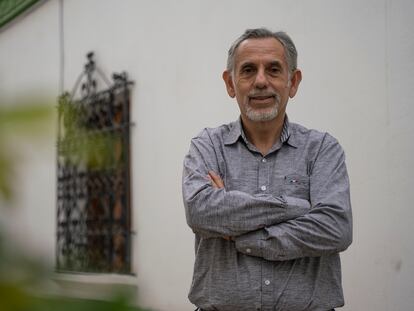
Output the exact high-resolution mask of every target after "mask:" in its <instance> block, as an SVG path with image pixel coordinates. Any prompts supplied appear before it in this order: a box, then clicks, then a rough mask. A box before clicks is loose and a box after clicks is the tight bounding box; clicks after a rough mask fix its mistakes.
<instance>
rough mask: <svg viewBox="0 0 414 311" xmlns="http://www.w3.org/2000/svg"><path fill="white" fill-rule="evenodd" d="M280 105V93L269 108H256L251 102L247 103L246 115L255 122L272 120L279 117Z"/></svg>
mask: <svg viewBox="0 0 414 311" xmlns="http://www.w3.org/2000/svg"><path fill="white" fill-rule="evenodd" d="M279 106H280V96H279V94H277V93H276V94H275V104H274V105H273V106H272V107H270V108H267V109H255V108H253V107H252V106H250V105H249V103H246V104H245V108H246V116H247V118H248V119H249V120H250V121H253V122H261V121H270V120H273V119H275V118H276V117H277V115H278V114H279Z"/></svg>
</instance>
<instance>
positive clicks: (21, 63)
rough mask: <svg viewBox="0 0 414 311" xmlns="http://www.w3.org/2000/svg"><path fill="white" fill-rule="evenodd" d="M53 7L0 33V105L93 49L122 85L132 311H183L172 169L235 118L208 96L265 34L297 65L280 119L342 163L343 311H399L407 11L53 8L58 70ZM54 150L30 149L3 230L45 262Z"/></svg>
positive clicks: (413, 113)
mask: <svg viewBox="0 0 414 311" xmlns="http://www.w3.org/2000/svg"><path fill="white" fill-rule="evenodd" d="M59 5H60V4H59V1H46V2H45V3H44V4H43V5H42V6H40V7H39V8H38V9H36V10H35V11H33V12H32V13H31V14H29V15H28V16H27V17H26V18H24V19H22V20H21V21H19V22H18V23H15V24H14V25H12V26H10V27H8V28H7V29H6V30H5V31H3V32H0V92H1V93H2V94H3V93H4V94H8V95H10V94H15V93H16V92H20V90H21V89H22V88H27V89H42V90H47V91H49V92H51V94H52V95H53V96H54V95H55V94H57V93H58V92H59V84H58V82H59V80H60V79H61V78H64V79H63V80H64V88H65V89H67V90H70V89H71V88H72V87H73V85H74V83H75V79H76V78H77V76H78V74H79V73H80V70H81V69H82V66H83V64H84V62H85V54H86V52H88V51H90V50H94V51H95V53H96V59H97V62H98V64H99V65H100V67H101V69H102V70H103V71H104V72H106V73H107V74H108V75H109V74H110V73H112V72H113V71H121V70H126V71H127V72H128V73H129V75H130V77H131V79H132V80H134V81H135V86H134V91H133V95H132V96H133V101H132V119H133V121H134V122H135V124H136V125H135V127H134V128H133V130H132V139H133V150H132V156H133V215H134V216H133V217H134V218H133V226H134V229H135V230H136V232H137V235H136V238H135V240H134V270H135V272H136V273H137V284H138V287H139V288H138V293H139V301H140V303H141V304H143V305H145V306H149V307H152V308H154V309H159V310H177V311H181V310H192V306H191V305H190V304H189V303H188V302H187V298H186V296H187V291H188V288H189V285H190V282H191V275H192V264H193V257H194V255H193V236H192V233H191V230H190V229H189V228H188V227H187V226H186V224H185V218H184V210H183V206H182V202H181V187H180V179H181V164H182V159H183V156H184V154H185V153H186V151H187V149H188V145H189V140H190V138H191V137H192V136H194V135H196V134H197V133H198V132H199V131H200V130H201V129H202V128H203V127H206V126H216V125H220V124H222V123H225V122H229V121H231V120H234V119H236V118H237V116H238V110H237V106H236V103H235V102H233V101H232V100H231V99H229V98H228V97H227V94H226V92H225V89H224V84H223V82H222V81H221V73H222V70H223V69H224V66H225V61H226V52H227V49H228V47H229V45H230V43H231V42H232V40H234V39H235V38H236V37H237V36H238V35H239V34H240V33H241V32H242V31H243V30H244V29H245V28H249V27H258V26H266V27H269V28H271V29H274V30H277V29H282V30H285V31H287V32H288V33H289V34H290V35H291V36H292V37H293V39H294V41H295V42H296V44H297V48H298V50H299V67H300V68H301V69H302V71H303V81H302V84H301V87H300V89H299V93H298V95H297V96H296V98H295V99H294V100H293V101H291V102H290V104H289V106H288V114H289V116H290V118H291V119H292V120H294V121H295V122H299V123H302V124H304V125H306V126H308V127H312V128H317V129H320V130H326V131H329V132H330V133H331V134H333V135H334V136H336V137H337V138H338V139H339V141H340V142H341V143H342V145H343V147H344V148H345V151H346V154H347V163H348V169H349V174H350V178H351V187H352V202H353V210H354V244H353V245H352V246H351V247H350V248H349V249H348V250H347V251H346V252H345V253H344V254H343V255H342V259H343V283H344V289H345V295H346V306H345V307H344V308H343V310H377V311H382V310H383V311H386V310H394V311H398V310H401V311H402V310H409V309H410V308H412V306H413V305H414V295H413V294H414V293H413V289H412V288H413V287H412V281H413V278H414V264H413V263H414V243H413V242H412V239H411V232H410V229H411V222H412V219H413V216H414V212H413V211H412V207H411V201H412V200H410V199H411V197H412V196H411V195H410V193H411V192H412V189H413V188H414V178H413V176H414V174H413V173H414V172H413V166H412V164H413V160H412V155H413V153H414V139H413V134H414V125H413V123H412V122H411V120H412V119H413V117H414V108H413V106H412V104H411V102H412V98H414V91H413V87H412V84H413V82H414V78H413V76H414V37H413V36H412V34H411V30H412V29H413V26H414V22H413V21H412V19H411V16H412V15H413V13H414V2H412V1H409V0H392V1H391V0H382V1H377V0H365V1H356V0H352V1H339V0H338V1H328V0H319V1H299V0H294V1H292V0H289V1H287V0H286V1H270V0H269V1H264V0H258V1H255V2H254V4H253V2H252V1H247V0H246V1H240V0H238V1H236V0H234V1H219V0H214V1H202V0H198V1H194V0H183V1H168V0H164V1H162V0H158V1H150V0H147V1H144V0H141V1H132V0H131V1H126V0H124V1H109V0H107V1H98V0H90V1H80V0H71V1H63V12H64V23H63V25H64V27H63V34H64V55H65V58H64V70H63V71H60V70H59V68H60V66H59V61H60V59H59V56H60V50H59V41H60V34H59ZM53 148H54V147H53V146H52V147H50V148H49V149H48V148H46V151H45V150H44V148H42V150H38V149H36V148H32V152H33V157H34V160H31V159H29V162H28V163H26V164H25V167H27V168H28V172H26V174H28V175H27V176H29V177H27V178H22V180H23V183H22V197H21V212H19V213H17V214H19V218H16V219H25V222H24V223H21V222H20V221H16V223H15V224H14V227H15V228H20V227H21V226H24V225H26V224H27V226H26V228H27V229H26V231H25V232H26V234H27V235H28V236H29V234H30V239H32V240H33V241H34V243H35V245H38V247H39V248H42V249H45V250H46V251H47V254H50V255H51V256H52V257H53V249H54V226H55V223H54V220H53V219H54V215H55V212H54V210H55V206H54V202H55V198H54V196H55V177H54V176H55V168H54V158H53ZM43 153H46V154H47V156H46V159H48V160H50V161H46V160H45V159H44V158H43V156H39V155H40V154H42V155H43ZM37 158H38V159H37ZM36 159H37V160H36ZM38 178H41V180H42V182H40V183H39V182H37V183H33V182H30V180H33V179H34V180H36V179H38ZM39 193H41V195H39ZM35 210H36V211H35ZM29 220H30V221H29Z"/></svg>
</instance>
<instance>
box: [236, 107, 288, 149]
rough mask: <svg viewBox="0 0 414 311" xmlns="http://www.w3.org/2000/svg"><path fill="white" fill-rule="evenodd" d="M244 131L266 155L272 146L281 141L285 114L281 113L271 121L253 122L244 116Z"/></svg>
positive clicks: (250, 140)
mask: <svg viewBox="0 0 414 311" xmlns="http://www.w3.org/2000/svg"><path fill="white" fill-rule="evenodd" d="M241 118H242V123H243V130H244V132H245V134H246V137H247V139H248V140H249V142H251V143H252V144H253V145H254V146H255V147H256V148H257V149H258V150H259V151H260V153H261V154H262V155H266V154H267V153H268V152H269V150H270V149H271V148H272V146H273V145H274V144H275V143H276V142H277V141H279V139H280V135H281V134H282V129H283V122H284V120H285V113H281V114H280V115H278V116H277V117H276V118H275V119H273V120H270V121H261V122H256V121H251V120H249V119H248V118H246V117H244V116H242V117H241Z"/></svg>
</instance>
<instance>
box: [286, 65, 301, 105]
mask: <svg viewBox="0 0 414 311" xmlns="http://www.w3.org/2000/svg"><path fill="white" fill-rule="evenodd" d="M300 81H302V72H301V71H300V70H299V69H296V70H295V71H294V72H293V74H292V77H291V78H290V90H289V97H290V98H293V97H295V95H296V92H297V91H298V88H299V84H300Z"/></svg>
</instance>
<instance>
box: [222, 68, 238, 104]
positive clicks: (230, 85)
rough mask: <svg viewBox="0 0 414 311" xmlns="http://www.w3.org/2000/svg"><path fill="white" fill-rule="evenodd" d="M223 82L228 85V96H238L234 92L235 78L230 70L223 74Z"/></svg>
mask: <svg viewBox="0 0 414 311" xmlns="http://www.w3.org/2000/svg"><path fill="white" fill-rule="evenodd" d="M223 80H224V83H225V84H226V89H227V94H229V96H230V97H231V98H234V97H235V96H236V92H235V91H234V84H233V78H232V76H231V73H230V72H229V71H228V70H225V71H224V72H223Z"/></svg>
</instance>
